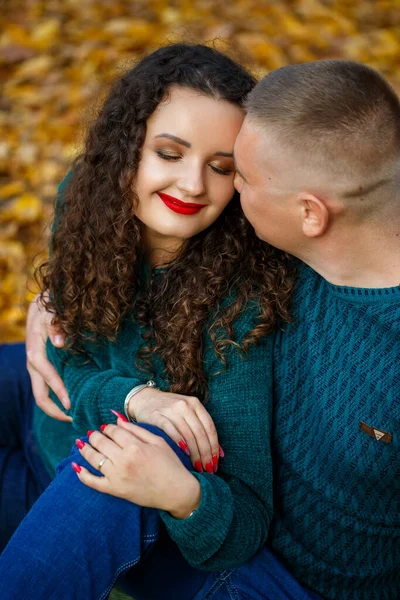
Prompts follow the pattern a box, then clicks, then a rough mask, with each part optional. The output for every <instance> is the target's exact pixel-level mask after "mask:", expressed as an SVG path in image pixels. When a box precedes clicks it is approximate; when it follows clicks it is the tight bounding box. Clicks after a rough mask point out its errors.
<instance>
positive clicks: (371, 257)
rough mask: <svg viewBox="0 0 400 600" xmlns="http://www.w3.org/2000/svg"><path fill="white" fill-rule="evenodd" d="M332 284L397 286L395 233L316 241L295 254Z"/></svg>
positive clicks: (398, 241) (398, 240)
mask: <svg viewBox="0 0 400 600" xmlns="http://www.w3.org/2000/svg"><path fill="white" fill-rule="evenodd" d="M297 258H300V260H302V261H303V262H305V263H306V264H308V265H309V266H310V267H311V268H312V269H314V271H316V272H317V273H319V274H320V275H321V276H322V277H323V278H324V279H326V280H327V281H329V283H332V284H334V285H340V286H348V287H360V288H388V287H395V286H398V285H400V224H399V234H398V235H397V234H396V233H392V234H391V235H390V236H388V235H383V232H374V231H369V232H366V231H361V229H360V230H357V234H356V235H355V236H352V238H351V239H349V236H347V239H343V238H341V239H337V238H336V239H335V241H333V236H332V238H331V239H329V238H327V239H323V238H321V240H317V243H316V244H315V245H314V246H311V247H309V248H308V249H303V251H302V252H301V253H299V254H298V255H297Z"/></svg>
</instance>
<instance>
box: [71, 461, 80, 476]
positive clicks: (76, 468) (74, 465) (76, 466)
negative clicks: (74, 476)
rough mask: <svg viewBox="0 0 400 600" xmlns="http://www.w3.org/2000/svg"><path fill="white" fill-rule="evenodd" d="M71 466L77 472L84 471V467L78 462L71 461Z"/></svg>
mask: <svg viewBox="0 0 400 600" xmlns="http://www.w3.org/2000/svg"><path fill="white" fill-rule="evenodd" d="M71 467H72V468H73V470H74V471H75V473H80V472H81V471H82V467H80V466H79V465H78V464H77V463H76V462H73V463H71Z"/></svg>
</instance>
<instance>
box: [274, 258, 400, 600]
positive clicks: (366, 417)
mask: <svg viewBox="0 0 400 600" xmlns="http://www.w3.org/2000/svg"><path fill="white" fill-rule="evenodd" d="M399 300H400V288H399V287H395V288H388V289H360V288H349V287H338V286H334V285H331V284H329V283H327V282H326V281H325V280H324V279H322V277H320V276H319V275H317V274H316V273H315V272H314V271H312V270H311V269H310V268H308V267H305V266H304V267H302V268H301V269H300V281H299V283H298V287H297V292H296V295H295V299H294V312H295V315H296V317H297V320H296V322H295V323H294V324H292V325H290V326H289V327H287V328H286V329H287V331H286V332H284V333H279V334H277V335H276V337H275V349H274V398H275V403H274V422H273V445H272V454H273V458H274V465H275V467H276V468H275V469H274V483H275V486H274V487H275V497H274V501H275V506H274V508H275V515H274V518H273V523H272V525H271V528H270V533H269V544H270V546H271V547H272V548H273V549H274V550H275V551H276V552H278V554H279V555H280V557H281V558H283V560H284V561H285V562H286V564H287V565H289V568H290V570H291V571H292V573H293V574H294V575H295V576H296V577H297V578H298V579H299V580H300V581H301V582H303V583H304V584H306V585H308V586H309V587H311V588H313V589H314V590H316V591H317V592H319V593H320V594H321V596H323V597H324V598H329V599H331V600H339V599H340V600H399V598H400V446H399V435H400V402H399V398H400V303H399ZM361 422H364V423H366V424H367V425H369V426H371V427H372V428H375V429H377V430H378V433H377V436H378V437H379V436H380V435H381V434H380V433H379V431H381V432H387V433H390V434H392V436H393V437H392V441H391V443H386V442H385V441H383V440H382V439H381V440H380V441H378V439H376V436H374V437H371V436H370V435H368V434H367V433H365V432H364V431H362V430H361V429H360V423H361Z"/></svg>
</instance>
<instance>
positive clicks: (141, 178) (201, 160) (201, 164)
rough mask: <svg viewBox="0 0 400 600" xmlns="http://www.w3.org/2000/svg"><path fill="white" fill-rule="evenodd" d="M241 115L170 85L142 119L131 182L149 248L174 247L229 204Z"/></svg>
mask: <svg viewBox="0 0 400 600" xmlns="http://www.w3.org/2000/svg"><path fill="white" fill-rule="evenodd" d="M243 118H244V114H243V111H242V110H241V109H240V108H239V107H238V106H235V105H234V104H231V103H229V102H227V101H226V100H215V99H213V98H210V97H208V96H204V95H202V94H201V93H200V92H197V91H196V90H193V89H191V88H185V87H179V86H173V87H171V89H170V93H169V94H168V97H167V98H166V99H165V100H164V101H163V102H161V103H160V104H159V106H158V107H157V109H156V110H155V111H154V113H153V114H152V115H151V116H150V118H149V119H148V121H147V133H146V138H145V141H144V145H143V148H142V158H141V161H140V164H139V168H138V172H137V175H136V179H135V191H136V194H137V196H138V200H139V201H138V205H137V206H136V207H135V214H136V216H137V217H138V218H139V219H140V221H141V222H142V223H143V224H144V225H145V227H146V235H145V237H146V240H147V242H148V243H149V244H150V246H152V247H171V248H172V247H178V246H179V245H181V244H182V242H183V240H186V239H188V238H190V237H192V236H194V235H195V234H197V233H199V232H200V231H203V230H204V229H206V228H207V227H209V225H211V224H212V223H213V222H214V221H215V220H216V219H217V217H218V216H219V215H220V214H221V212H222V211H223V210H224V208H225V207H226V205H227V204H228V202H229V201H230V200H231V198H232V196H233V193H234V187H233V179H234V164H233V146H234V142H235V138H236V136H237V134H238V133H239V129H240V127H241V125H242V122H243Z"/></svg>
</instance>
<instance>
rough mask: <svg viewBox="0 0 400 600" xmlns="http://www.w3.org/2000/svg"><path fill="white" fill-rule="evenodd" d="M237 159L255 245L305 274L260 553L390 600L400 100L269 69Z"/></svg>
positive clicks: (355, 84) (370, 81) (371, 82)
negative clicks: (282, 254)
mask: <svg viewBox="0 0 400 600" xmlns="http://www.w3.org/2000/svg"><path fill="white" fill-rule="evenodd" d="M235 160H236V166H237V175H236V182H235V185H236V187H237V189H238V191H239V192H240V194H241V202H242V206H243V210H244V212H245V214H246V216H247V218H248V219H249V221H250V222H251V223H253V224H254V227H255V230H256V232H257V234H258V236H259V237H260V238H261V239H263V240H265V241H267V242H269V243H271V244H272V245H274V246H277V247H279V248H281V249H283V250H286V251H287V252H289V253H290V254H292V255H293V256H295V257H297V258H298V259H300V260H301V261H302V262H303V263H305V265H303V266H302V267H300V269H299V281H298V285H297V290H296V293H295V296H294V300H293V310H294V315H295V317H296V321H295V323H294V324H292V325H291V326H289V327H287V328H286V329H287V330H286V331H285V332H280V333H278V334H277V335H276V343H275V355H274V380H275V385H274V431H273V445H272V455H273V460H274V464H275V508H276V514H275V518H274V522H273V524H272V527H271V529H270V534H269V542H268V543H269V546H270V547H271V548H272V549H273V550H274V551H275V552H276V553H277V555H278V556H279V558H280V559H281V560H282V561H283V562H284V563H285V564H286V566H287V567H288V569H289V571H290V572H291V573H292V574H293V575H294V577H295V578H296V579H297V580H299V581H300V582H301V583H303V584H305V585H306V586H308V587H310V588H311V589H313V590H315V591H316V592H318V593H319V594H321V596H323V597H324V598H335V599H336V598H343V599H344V598H346V599H350V598H351V599H361V598H362V599H366V598H368V599H373V598H374V599H376V600H378V598H379V599H380V600H382V599H384V598H390V599H393V600H394V599H395V598H400V454H399V449H400V447H399V446H400V445H399V436H400V400H399V398H400V393H399V384H400V366H399V365H400V325H399V323H400V288H399V287H398V286H399V282H400V260H399V259H400V235H399V234H400V103H399V100H398V98H397V96H396V94H395V93H394V91H393V90H392V89H391V88H390V86H389V85H388V84H387V82H386V81H385V80H384V79H383V78H382V77H380V75H378V73H376V72H375V71H373V70H372V69H370V68H368V67H366V66H364V65H361V64H357V63H354V62H348V61H318V62H312V63H307V64H303V65H295V66H288V67H284V68H281V69H278V70H277V71H275V72H273V73H271V74H269V75H268V76H267V77H265V78H264V79H263V80H262V81H261V82H260V83H259V84H258V85H257V86H256V88H255V89H254V91H253V92H252V93H251V94H250V97H249V99H248V102H247V118H246V120H245V122H244V125H243V127H242V130H241V132H240V134H239V136H238V138H237V141H236V144H235ZM306 265H307V266H306Z"/></svg>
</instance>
